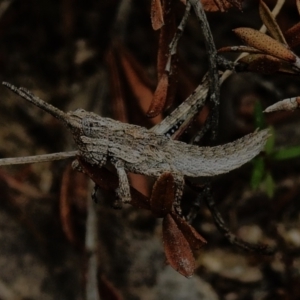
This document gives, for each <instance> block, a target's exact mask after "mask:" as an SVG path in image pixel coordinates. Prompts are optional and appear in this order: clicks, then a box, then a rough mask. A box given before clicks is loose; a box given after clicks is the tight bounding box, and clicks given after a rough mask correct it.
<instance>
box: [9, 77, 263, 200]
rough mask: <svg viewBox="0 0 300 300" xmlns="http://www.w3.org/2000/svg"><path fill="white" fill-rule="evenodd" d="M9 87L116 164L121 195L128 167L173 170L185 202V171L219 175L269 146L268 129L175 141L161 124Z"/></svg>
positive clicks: (88, 155) (96, 158) (94, 157)
mask: <svg viewBox="0 0 300 300" xmlns="http://www.w3.org/2000/svg"><path fill="white" fill-rule="evenodd" d="M3 84H4V85H5V86H6V87H8V88H9V89H11V90H12V91H13V92H15V93H17V94H18V95H20V96H21V97H23V98H24V99H26V100H27V101H29V102H31V103H33V104H34V105H36V106H38V107H39V108H41V109H43V110H45V111H46V112H48V113H50V114H51V115H52V116H54V117H55V118H57V119H59V120H61V121H62V122H63V123H64V124H65V125H66V126H67V127H68V128H69V129H70V130H71V132H72V134H73V138H74V140H75V143H76V144H77V146H78V155H79V156H81V157H82V158H83V159H84V160H85V161H86V162H88V163H89V164H91V165H96V166H98V167H101V166H103V165H105V164H106V163H109V162H110V163H111V164H112V165H114V167H115V168H116V171H117V175H118V178H119V188H118V189H117V191H116V192H117V196H118V197H119V199H121V200H122V202H124V203H126V202H129V201H130V199H131V195H130V187H129V182H128V178H127V174H126V172H132V173H137V174H142V175H147V176H151V177H159V176H160V175H161V174H162V173H164V172H170V173H172V175H173V177H174V180H175V184H176V199H175V204H176V205H179V203H180V199H181V196H182V192H183V187H184V177H192V178H196V177H204V176H214V175H218V174H222V173H226V172H229V171H231V170H233V169H236V168H238V167H240V166H241V165H243V164H245V163H246V162H248V161H249V160H251V159H252V158H253V157H255V156H256V155H257V154H258V153H259V152H260V151H261V150H262V149H263V147H264V145H265V143H266V140H267V138H268V135H269V134H268V130H262V131H256V132H254V133H251V134H248V135H246V136H244V137H243V138H241V139H238V140H236V141H234V142H232V143H228V144H225V145H221V146H216V147H198V146H194V145H189V144H186V143H183V142H179V141H174V140H172V139H170V138H168V137H167V136H165V135H163V134H158V133H156V132H155V130H148V129H146V128H143V127H140V126H136V125H131V124H126V123H122V122H119V121H115V120H112V119H109V118H103V117H101V116H99V115H97V114H95V113H92V112H87V111H85V110H83V109H77V110H75V111H70V112H68V113H65V112H63V111H61V110H59V109H57V108H56V107H54V106H52V105H51V104H49V103H46V102H44V101H43V100H41V99H40V98H38V97H36V96H34V95H33V94H32V93H30V92H29V91H27V90H26V89H24V88H17V87H15V86H13V85H11V84H9V83H6V82H4V83H3Z"/></svg>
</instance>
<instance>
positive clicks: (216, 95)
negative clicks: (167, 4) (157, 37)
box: [189, 0, 220, 140]
mask: <svg viewBox="0 0 300 300" xmlns="http://www.w3.org/2000/svg"><path fill="white" fill-rule="evenodd" d="M189 2H190V3H191V5H192V6H193V8H194V11H195V13H196V16H197V18H198V20H199V21H200V25H201V29H202V32H203V35H204V43H205V47H206V51H207V55H208V61H209V79H210V85H209V90H210V101H211V103H212V104H213V111H212V114H213V118H212V139H213V140H215V139H216V136H217V127H218V121H219V106H220V84H219V74H218V68H217V67H218V66H217V50H216V47H215V43H214V40H213V36H212V33H211V31H210V27H209V24H208V21H207V18H206V15H205V12H204V10H203V6H202V4H201V1H199V0H189Z"/></svg>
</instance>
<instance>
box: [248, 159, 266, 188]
mask: <svg viewBox="0 0 300 300" xmlns="http://www.w3.org/2000/svg"><path fill="white" fill-rule="evenodd" d="M253 163H254V166H253V170H252V175H251V188H252V189H253V190H257V189H258V187H259V185H260V183H261V182H262V179H263V177H264V174H265V161H264V159H263V157H256V158H255V159H254V160H253Z"/></svg>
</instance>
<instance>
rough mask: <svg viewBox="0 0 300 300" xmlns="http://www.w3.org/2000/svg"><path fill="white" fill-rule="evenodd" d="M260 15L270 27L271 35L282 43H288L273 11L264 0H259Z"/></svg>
mask: <svg viewBox="0 0 300 300" xmlns="http://www.w3.org/2000/svg"><path fill="white" fill-rule="evenodd" d="M259 15H260V18H261V20H262V21H263V23H264V24H265V26H266V27H267V28H268V31H269V33H270V35H271V36H272V37H273V38H274V39H275V40H277V41H279V42H280V43H282V44H284V45H287V43H286V40H285V38H284V35H283V33H282V31H281V29H280V27H279V25H278V23H277V22H276V20H275V18H274V16H273V14H272V12H271V11H270V9H269V8H268V6H267V5H266V4H265V2H264V1H262V0H260V1H259Z"/></svg>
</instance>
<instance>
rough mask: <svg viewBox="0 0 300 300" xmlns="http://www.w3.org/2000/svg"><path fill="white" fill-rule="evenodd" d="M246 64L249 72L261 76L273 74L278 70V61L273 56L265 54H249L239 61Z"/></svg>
mask: <svg viewBox="0 0 300 300" xmlns="http://www.w3.org/2000/svg"><path fill="white" fill-rule="evenodd" d="M239 62H242V63H246V64H247V65H248V70H249V71H254V72H259V73H262V74H273V73H275V72H277V71H279V69H280V65H281V64H280V60H279V59H278V58H276V57H274V56H271V55H266V54H250V55H247V56H245V57H243V58H241V59H240V60H239Z"/></svg>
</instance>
